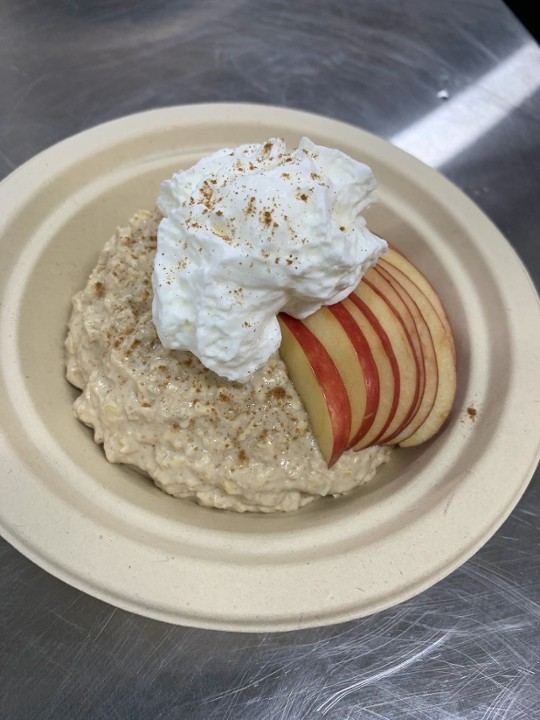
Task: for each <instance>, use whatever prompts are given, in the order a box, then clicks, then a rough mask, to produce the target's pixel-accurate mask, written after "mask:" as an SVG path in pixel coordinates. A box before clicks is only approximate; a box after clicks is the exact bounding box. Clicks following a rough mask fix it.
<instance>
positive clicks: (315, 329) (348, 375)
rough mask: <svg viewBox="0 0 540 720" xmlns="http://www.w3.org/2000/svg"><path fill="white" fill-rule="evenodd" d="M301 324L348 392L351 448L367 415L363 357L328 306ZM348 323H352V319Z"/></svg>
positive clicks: (349, 440)
mask: <svg viewBox="0 0 540 720" xmlns="http://www.w3.org/2000/svg"><path fill="white" fill-rule="evenodd" d="M344 312H347V311H346V310H345V311H344ZM349 317H350V316H349ZM302 322H303V323H304V325H305V326H306V327H307V328H308V330H310V331H311V332H312V333H313V335H315V337H316V338H317V340H319V342H320V343H321V344H322V345H323V346H324V347H325V348H326V350H327V352H328V354H329V355H330V357H331V358H332V360H333V362H334V365H335V366H336V368H337V371H338V372H339V374H340V375H341V379H342V380H343V383H344V385H345V389H346V390H347V394H348V396H349V401H350V406H351V430H350V433H349V438H348V442H347V445H350V443H351V442H352V441H353V440H354V438H355V437H356V435H357V434H358V431H359V430H360V427H361V426H362V423H363V421H364V417H365V415H366V406H367V397H368V396H367V388H366V382H365V378H364V371H363V366H362V358H361V357H360V356H359V354H358V352H357V351H356V349H355V347H354V345H353V337H352V336H351V335H349V333H348V332H347V331H346V330H345V328H344V326H343V324H342V323H341V322H340V321H339V319H338V317H336V315H335V314H334V313H333V312H332V311H331V309H330V308H329V307H321V308H320V310H318V311H317V312H315V313H313V314H312V315H310V316H309V317H307V318H305V319H304V320H302ZM351 324H354V321H353V320H352V318H351ZM357 330H358V328H357ZM358 332H359V330H358ZM366 344H367V343H366ZM368 352H369V348H368ZM370 400H371V398H370Z"/></svg>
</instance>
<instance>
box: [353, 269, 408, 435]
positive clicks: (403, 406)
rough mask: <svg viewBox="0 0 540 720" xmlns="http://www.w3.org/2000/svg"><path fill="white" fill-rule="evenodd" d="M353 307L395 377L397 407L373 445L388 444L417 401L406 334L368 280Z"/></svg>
mask: <svg viewBox="0 0 540 720" xmlns="http://www.w3.org/2000/svg"><path fill="white" fill-rule="evenodd" d="M350 297H351V300H352V301H353V302H354V303H362V304H363V305H362V306H361V309H362V311H363V312H364V314H365V315H366V316H367V317H368V319H369V320H370V322H371V324H372V325H373V326H374V327H375V328H376V330H377V332H378V333H379V335H380V337H381V340H382V342H383V345H384V348H385V350H386V352H387V355H388V358H389V360H390V363H391V364H392V366H393V369H394V374H396V375H397V378H398V380H397V388H398V393H397V404H396V408H395V411H394V415H393V417H392V418H391V420H390V422H389V424H388V426H387V427H386V428H385V429H384V431H383V432H382V433H381V435H380V436H379V437H377V438H375V439H374V440H373V442H374V443H380V444H383V443H385V442H388V441H389V440H390V439H391V438H392V437H393V436H394V435H395V434H396V433H398V432H399V431H400V430H401V428H402V427H403V426H404V424H405V423H407V422H408V421H409V420H410V418H411V415H412V413H413V411H414V409H415V407H416V405H417V400H418V383H419V381H418V366H417V363H416V358H415V355H414V352H413V348H412V345H411V342H410V339H409V337H408V336H407V332H406V330H405V327H404V325H403V322H402V321H401V318H400V316H399V314H398V313H397V311H396V309H395V308H394V307H393V306H392V304H391V303H390V302H389V300H388V299H387V298H386V297H385V296H383V295H381V294H380V292H379V291H378V290H377V288H375V287H374V286H373V285H372V284H371V283H370V282H369V279H366V278H364V279H363V280H362V282H360V284H359V285H358V287H357V288H356V289H355V290H354V291H353V293H352V294H351V296H350Z"/></svg>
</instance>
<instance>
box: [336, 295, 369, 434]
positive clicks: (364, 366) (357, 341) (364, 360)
mask: <svg viewBox="0 0 540 720" xmlns="http://www.w3.org/2000/svg"><path fill="white" fill-rule="evenodd" d="M328 310H329V311H330V312H331V313H332V315H334V317H335V318H337V320H338V321H339V322H340V324H341V325H342V327H343V330H344V331H345V332H346V334H347V336H348V337H349V339H350V341H351V344H352V346H353V348H354V351H355V352H356V356H357V359H358V361H359V363H360V367H361V373H360V374H359V376H358V377H357V378H356V382H357V383H359V382H363V384H364V393H365V398H366V399H365V409H364V417H363V418H362V422H361V424H360V426H359V427H358V428H357V429H356V433H354V434H352V433H351V438H350V440H349V447H353V446H354V445H356V443H358V442H359V441H360V439H361V438H363V437H364V435H365V434H366V433H367V432H368V431H369V430H370V428H371V427H372V425H373V423H374V422H375V418H376V415H377V410H378V408H379V400H380V395H381V387H380V382H379V371H378V369H377V364H376V363H375V360H374V358H373V354H372V352H371V348H370V346H369V343H368V341H367V339H366V336H365V335H364V333H363V332H362V330H361V329H360V326H359V325H358V324H357V322H356V321H355V319H354V318H353V316H352V315H351V313H350V312H349V311H348V310H347V308H346V307H345V306H344V304H343V303H342V302H339V303H336V304H335V305H330V306H328ZM347 391H348V393H349V399H350V402H351V406H354V404H355V403H356V402H357V400H356V397H357V395H356V390H355V389H354V387H353V386H352V385H350V384H349V386H348V388H347Z"/></svg>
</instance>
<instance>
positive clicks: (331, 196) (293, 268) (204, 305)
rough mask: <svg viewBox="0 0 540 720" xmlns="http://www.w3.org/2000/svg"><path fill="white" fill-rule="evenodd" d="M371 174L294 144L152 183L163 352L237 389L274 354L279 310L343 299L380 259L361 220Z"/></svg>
mask: <svg viewBox="0 0 540 720" xmlns="http://www.w3.org/2000/svg"><path fill="white" fill-rule="evenodd" d="M375 187H376V182H375V178H374V177H373V173H372V172H371V169H370V168H369V167H368V166H367V165H364V164H362V163H359V162H357V161H356V160H353V159H352V158H350V157H348V156H347V155H345V154H344V153H342V152H340V151H339V150H333V149H329V148H326V147H322V146H319V145H315V144H314V143H312V142H311V141H310V140H308V139H307V138H303V139H302V140H301V142H300V145H299V147H298V149H296V150H294V151H293V152H291V153H289V152H288V151H287V149H286V146H285V143H284V141H283V140H281V139H270V140H268V141H267V142H266V143H262V144H252V145H243V146H240V147H238V148H235V149H231V148H225V149H223V150H219V151H218V152H216V153H214V154H213V155H211V156H209V157H206V158H204V159H202V160H200V161H199V162H198V163H197V164H196V165H194V166H193V167H192V168H190V169H189V170H185V171H182V172H178V173H176V174H175V175H173V177H172V178H171V179H170V180H166V181H165V182H163V183H162V185H161V193H160V195H159V197H158V200H157V205H158V208H159V209H160V211H161V212H162V213H163V220H162V221H161V222H160V224H159V228H158V241H157V252H156V259H155V264H154V272H153V275H152V285H153V290H154V299H153V305H152V315H153V321H154V325H155V327H156V330H157V333H158V335H159V338H160V340H161V342H162V344H163V345H164V347H166V348H170V349H182V350H190V351H191V352H192V353H194V354H195V355H196V356H197V357H198V358H199V359H200V361H201V362H202V363H203V364H204V365H205V366H206V367H208V368H210V369H211V370H213V371H214V372H216V373H217V374H218V375H221V376H223V377H226V378H228V379H229V380H236V381H238V382H246V381H247V380H249V378H250V377H251V376H252V375H253V373H254V372H255V371H256V370H257V369H258V368H260V367H261V366H262V365H264V364H265V362H266V361H267V360H268V358H269V357H270V356H271V355H272V354H273V353H274V352H275V351H276V350H277V349H278V347H279V345H280V342H281V333H280V329H279V324H278V321H277V318H276V316H277V314H278V313H279V312H281V311H283V312H286V313H288V314H290V315H293V316H294V317H297V318H305V317H307V316H308V315H310V314H311V313H313V312H315V311H316V310H318V309H319V308H320V307H321V306H322V305H331V304H333V303H336V302H339V301H340V300H343V299H344V298H345V297H347V295H349V294H350V293H351V292H352V290H354V288H355V287H356V286H357V285H358V283H359V281H360V279H361V278H362V276H363V275H364V273H365V272H366V271H367V270H368V269H369V268H370V267H372V266H373V265H374V264H375V263H376V261H377V258H378V256H379V255H380V254H381V253H382V252H384V250H385V249H386V247H387V246H386V243H385V242H384V240H382V239H380V238H378V237H376V236H375V235H373V234H372V233H371V232H370V231H369V230H368V229H367V227H366V223H365V220H364V218H363V217H362V215H361V213H362V212H363V211H364V210H365V209H366V208H367V207H368V206H369V205H371V204H372V203H373V202H374V197H373V190H374V189H375Z"/></svg>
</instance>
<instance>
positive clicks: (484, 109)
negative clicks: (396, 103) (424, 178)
mask: <svg viewBox="0 0 540 720" xmlns="http://www.w3.org/2000/svg"><path fill="white" fill-rule="evenodd" d="M539 88H540V48H539V47H538V44H537V43H536V42H534V41H532V40H531V41H530V42H527V43H525V44H524V45H522V46H521V47H520V48H519V50H517V51H516V52H514V53H513V54H512V55H510V56H509V57H508V58H507V59H506V60H504V61H503V62H501V63H500V64H499V65H497V67H496V68H494V69H493V70H491V71H490V72H488V73H486V74H485V75H483V76H482V77H480V78H479V79H478V80H476V81H475V82H474V83H473V84H472V85H470V86H469V87H467V88H466V89H465V90H463V91H462V92H460V93H458V94H456V95H454V96H453V97H452V96H451V97H449V99H447V100H445V103H444V105H442V106H441V107H438V108H437V109H436V110H434V111H433V112H431V113H429V114H428V115H426V116H424V117H422V118H421V119H420V120H418V121H417V122H415V123H413V124H412V125H409V126H408V127H406V128H404V129H403V130H401V131H400V132H399V133H397V134H396V135H394V136H393V137H391V138H389V139H390V141H391V142H392V143H393V144H394V145H397V146H398V147H400V148H402V149H403V150H406V151H407V152H408V153H410V154H411V155H415V156H416V157H417V158H419V159H420V160H422V161H423V162H425V163H427V164H428V165H431V166H433V167H441V166H442V165H444V164H445V163H446V162H448V161H449V160H451V159H452V158H454V157H456V156H457V155H459V154H460V153H461V152H463V151H464V150H466V149H467V148H468V147H470V146H471V145H472V144H473V143H475V142H476V141H477V140H479V139H480V138H481V137H483V136H485V135H486V133H487V132H489V131H490V130H491V129H493V128H494V127H495V126H496V125H498V124H499V123H500V122H501V121H502V120H504V119H505V118H506V117H507V116H508V115H509V114H510V113H511V112H513V111H514V110H515V109H516V108H517V107H518V106H519V105H521V104H522V103H523V102H524V101H526V100H527V98H529V97H531V96H532V95H533V94H534V93H535V92H536V91H537V90H538V89H539Z"/></svg>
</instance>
